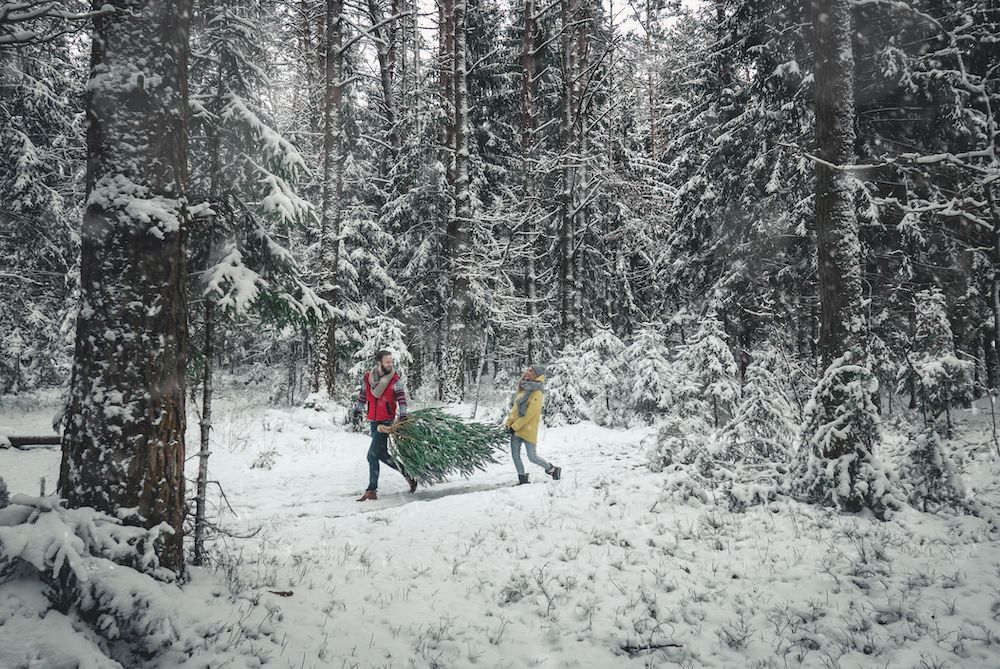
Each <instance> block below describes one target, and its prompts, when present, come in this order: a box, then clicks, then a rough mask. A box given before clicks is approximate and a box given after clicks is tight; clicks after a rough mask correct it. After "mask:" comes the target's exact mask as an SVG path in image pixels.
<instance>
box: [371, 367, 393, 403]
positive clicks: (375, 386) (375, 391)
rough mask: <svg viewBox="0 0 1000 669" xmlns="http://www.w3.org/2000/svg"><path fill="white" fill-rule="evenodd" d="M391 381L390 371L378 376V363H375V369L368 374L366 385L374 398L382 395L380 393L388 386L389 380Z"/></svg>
mask: <svg viewBox="0 0 1000 669" xmlns="http://www.w3.org/2000/svg"><path fill="white" fill-rule="evenodd" d="M390 381H392V372H386V373H385V375H383V376H381V377H380V376H379V372H378V365H375V369H373V370H372V371H371V373H369V374H368V387H369V388H371V390H372V395H374V396H375V398H376V399H377V398H379V397H382V393H384V392H385V389H386V388H388V387H389V382H390Z"/></svg>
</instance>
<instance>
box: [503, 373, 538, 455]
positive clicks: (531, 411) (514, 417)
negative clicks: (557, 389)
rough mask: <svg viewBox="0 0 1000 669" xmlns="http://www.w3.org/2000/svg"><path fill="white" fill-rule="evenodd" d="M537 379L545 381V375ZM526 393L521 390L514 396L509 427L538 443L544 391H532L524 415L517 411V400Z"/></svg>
mask: <svg viewBox="0 0 1000 669" xmlns="http://www.w3.org/2000/svg"><path fill="white" fill-rule="evenodd" d="M535 381H540V382H544V381H545V376H544V375H543V376H539V377H538V378H537V379H535ZM524 393H525V391H524V390H519V391H518V393H517V397H515V398H514V406H512V407H511V409H510V415H509V416H507V423H506V425H507V427H509V428H512V429H513V430H514V434H516V435H517V436H519V437H521V439H524V440H525V441H527V442H528V443H531V444H537V443H538V422H539V421H540V420H541V418H542V400H543V398H542V391H541V390H535V391H532V393H531V395H530V396H529V397H528V408H527V409H526V410H525V412H524V415H523V416H521V415H520V414H518V411H517V400H518V398H520V397H521V395H523V394H524Z"/></svg>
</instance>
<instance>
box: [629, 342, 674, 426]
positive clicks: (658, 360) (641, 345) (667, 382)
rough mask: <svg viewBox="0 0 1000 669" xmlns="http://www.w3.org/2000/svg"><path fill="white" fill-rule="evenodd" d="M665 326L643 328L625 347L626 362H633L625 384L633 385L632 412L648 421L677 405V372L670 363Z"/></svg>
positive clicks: (631, 390) (631, 394)
mask: <svg viewBox="0 0 1000 669" xmlns="http://www.w3.org/2000/svg"><path fill="white" fill-rule="evenodd" d="M662 328H663V326H662V325H659V324H647V325H645V326H643V327H642V328H641V329H640V330H639V332H638V333H636V335H635V338H634V339H633V340H632V343H631V344H629V345H628V346H627V347H626V348H625V355H624V357H625V360H627V361H631V363H632V364H631V367H630V370H631V371H630V374H629V375H628V378H627V379H625V382H626V383H627V384H628V385H629V386H630V392H629V401H630V402H631V405H632V409H633V410H634V411H635V412H636V413H637V414H638V416H639V417H640V418H642V419H643V420H646V421H649V420H651V419H653V418H655V417H656V416H657V415H659V414H662V413H664V412H665V411H667V410H668V409H669V408H670V407H671V405H672V404H673V402H674V393H673V386H674V385H675V383H676V382H675V381H674V380H673V375H674V370H673V368H672V367H671V365H670V362H669V361H668V356H669V351H668V349H667V343H666V340H665V339H664V337H663V334H662Z"/></svg>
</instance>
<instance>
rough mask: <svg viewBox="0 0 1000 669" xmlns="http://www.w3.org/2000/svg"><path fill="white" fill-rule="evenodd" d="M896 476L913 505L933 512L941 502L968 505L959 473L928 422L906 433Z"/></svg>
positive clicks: (952, 506)
mask: <svg viewBox="0 0 1000 669" xmlns="http://www.w3.org/2000/svg"><path fill="white" fill-rule="evenodd" d="M899 480H900V482H901V483H902V485H903V487H904V489H905V490H906V498H907V501H908V502H909V503H910V504H911V505H912V506H913V507H914V508H916V509H920V510H921V511H927V512H933V511H935V510H937V509H939V508H941V507H944V506H947V507H950V508H953V509H966V508H968V491H967V490H966V487H965V481H964V480H963V478H962V474H961V472H960V471H959V470H958V467H957V465H956V464H955V461H954V459H953V458H952V456H951V453H949V452H948V450H947V447H946V445H945V443H944V442H942V441H941V437H940V435H938V433H937V430H935V429H934V428H933V427H931V426H924V429H923V430H919V431H914V432H913V434H911V435H910V438H909V440H908V441H907V450H906V454H905V456H904V459H903V462H902V463H901V464H900V465H899Z"/></svg>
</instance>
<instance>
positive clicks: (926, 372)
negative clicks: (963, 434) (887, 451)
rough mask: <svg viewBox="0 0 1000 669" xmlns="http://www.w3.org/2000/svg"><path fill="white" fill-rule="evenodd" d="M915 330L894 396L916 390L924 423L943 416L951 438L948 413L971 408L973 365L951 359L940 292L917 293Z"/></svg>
mask: <svg viewBox="0 0 1000 669" xmlns="http://www.w3.org/2000/svg"><path fill="white" fill-rule="evenodd" d="M916 320H917V322H916V328H915V332H914V335H913V353H912V354H911V355H908V356H907V360H906V363H904V364H902V365H900V367H899V372H898V374H897V377H896V380H897V384H896V392H898V393H900V394H903V393H906V392H908V391H909V390H910V389H911V388H912V389H915V390H916V398H917V402H918V404H919V405H920V407H921V408H922V410H923V412H924V420H925V422H926V423H927V424H932V423H933V421H934V420H936V419H937V418H938V416H941V415H942V414H943V415H944V416H945V430H946V435H947V436H948V437H949V438H950V437H951V409H952V408H953V407H962V408H965V409H967V408H969V407H970V406H971V405H972V398H973V390H974V387H975V383H974V381H973V373H974V371H975V363H973V362H971V361H967V360H959V359H958V358H957V357H956V356H955V342H954V337H953V336H952V332H951V325H950V324H949V323H948V316H947V313H946V304H945V297H944V295H943V294H942V293H941V291H939V290H937V289H935V290H933V291H927V290H924V291H921V292H920V293H918V294H917V298H916Z"/></svg>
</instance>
